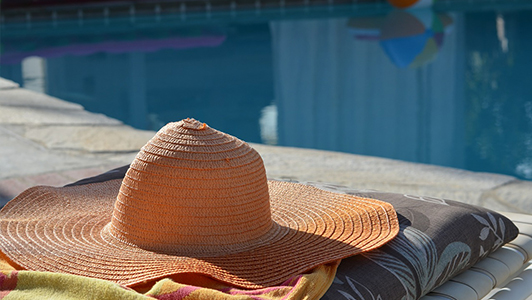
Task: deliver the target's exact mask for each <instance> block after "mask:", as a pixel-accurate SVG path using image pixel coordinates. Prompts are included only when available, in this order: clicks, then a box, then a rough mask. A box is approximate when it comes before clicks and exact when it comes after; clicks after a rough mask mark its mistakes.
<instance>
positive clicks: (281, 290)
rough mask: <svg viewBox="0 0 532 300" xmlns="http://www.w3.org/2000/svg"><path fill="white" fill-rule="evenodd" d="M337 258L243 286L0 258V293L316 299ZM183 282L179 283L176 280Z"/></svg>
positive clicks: (66, 296) (22, 295)
mask: <svg viewBox="0 0 532 300" xmlns="http://www.w3.org/2000/svg"><path fill="white" fill-rule="evenodd" d="M339 262H340V261H335V262H332V263H329V264H324V265H321V266H318V267H316V268H315V269H313V270H312V271H310V272H309V273H306V274H301V275H297V276H294V277H292V278H291V279H289V280H287V281H286V282H284V283H283V284H281V285H279V286H274V287H268V288H263V289H257V290H243V289H238V288H234V287H231V286H228V285H226V284H224V283H221V282H218V281H215V280H213V279H210V278H207V277H204V276H199V275H193V274H190V275H188V276H185V275H181V276H180V277H176V278H164V279H161V280H158V281H154V282H146V283H145V284H143V285H142V286H138V287H134V289H130V288H125V287H122V286H120V285H118V284H116V283H113V282H110V281H105V280H101V279H94V278H88V277H82V276H76V275H69V274H60V273H50V272H35V271H25V270H16V269H15V267H14V266H12V265H10V264H9V263H8V262H7V261H5V260H2V259H0V298H1V299H6V300H9V299H60V300H61V299H80V300H82V299H83V300H86V299H165V300H179V299H186V300H199V299H223V300H237V299H238V300H295V299H307V300H310V299H319V298H320V297H321V296H322V295H323V294H325V292H326V291H327V289H328V288H329V286H330V285H331V283H332V281H333V279H334V276H335V274H336V268H337V267H338V264H339ZM182 282H184V283H182Z"/></svg>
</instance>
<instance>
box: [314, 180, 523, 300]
mask: <svg viewBox="0 0 532 300" xmlns="http://www.w3.org/2000/svg"><path fill="white" fill-rule="evenodd" d="M308 184H312V185H314V186H317V187H320V188H323V189H327V190H332V191H336V192H344V193H347V194H352V195H357V196H361V197H368V198H374V199H379V200H382V201H386V202H389V203H391V204H392V205H393V206H394V208H395V210H396V211H397V214H398V217H399V222H400V232H399V235H398V236H397V237H396V238H395V239H393V240H392V241H391V242H389V243H388V244H386V245H384V246H383V247H381V248H379V249H376V250H374V251H370V252H367V253H363V254H361V255H357V256H353V257H349V258H346V259H344V260H342V262H341V263H340V266H339V267H338V270H337V273H336V278H335V280H334V282H333V284H332V285H331V287H330V288H329V290H328V291H327V293H326V294H325V296H324V297H323V298H322V299H331V300H332V299H353V300H354V299H356V300H359V299H360V300H361V299H390V300H394V299H397V300H400V299H402V300H406V299H418V298H419V297H421V296H423V295H425V294H426V293H428V292H429V291H431V290H432V289H434V288H436V287H437V286H439V285H441V284H443V283H444V282H446V281H447V280H449V279H450V278H452V277H454V276H456V275H457V274H459V273H461V272H462V271H464V270H466V269H468V268H469V267H471V266H473V265H474V264H475V263H476V262H478V261H479V260H481V259H483V258H485V257H486V256H488V255H489V254H490V253H492V252H493V251H495V250H497V249H498V248H500V247H501V246H502V245H503V244H505V243H507V242H509V241H511V240H513V239H514V238H515V237H516V236H517V235H518V233H519V230H518V229H517V227H516V226H515V225H514V223H513V222H512V221H510V220H509V219H508V218H507V217H505V216H504V215H502V214H500V213H497V212H494V211H491V210H489V209H485V208H482V207H478V206H473V205H469V204H465V203H462V202H457V201H451V200H446V199H440V198H434V197H422V196H414V195H403V194H396V193H384V192H376V191H360V190H354V189H349V188H345V187H340V186H335V185H330V184H323V183H308Z"/></svg>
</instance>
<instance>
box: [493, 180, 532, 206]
mask: <svg viewBox="0 0 532 300" xmlns="http://www.w3.org/2000/svg"><path fill="white" fill-rule="evenodd" d="M484 203H485V204H486V205H490V206H493V203H497V204H498V205H500V206H504V207H506V208H508V209H509V211H511V212H520V213H526V214H532V182H530V181H522V180H515V181H512V182H510V183H508V184H505V185H503V186H500V187H497V188H496V189H493V190H491V191H489V192H487V193H485V195H484ZM501 210H502V208H501Z"/></svg>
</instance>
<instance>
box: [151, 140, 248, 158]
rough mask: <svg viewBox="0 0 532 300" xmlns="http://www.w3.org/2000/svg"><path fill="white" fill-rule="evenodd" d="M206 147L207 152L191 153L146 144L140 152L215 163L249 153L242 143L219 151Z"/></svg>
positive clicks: (165, 146) (217, 148)
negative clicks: (177, 155)
mask: <svg viewBox="0 0 532 300" xmlns="http://www.w3.org/2000/svg"><path fill="white" fill-rule="evenodd" d="M232 144H234V143H232ZM202 146H203V147H208V148H207V149H204V150H209V151H205V152H199V151H198V152H192V151H191V149H189V148H190V147H186V148H185V149H180V148H177V147H172V148H169V147H167V145H161V144H155V143H151V142H150V143H148V144H147V145H145V146H144V147H143V148H142V151H144V152H148V153H151V154H154V155H160V156H161V157H168V158H176V157H175V155H176V154H177V153H179V155H180V157H179V159H183V160H192V161H217V160H226V159H234V158H240V157H244V156H245V155H246V154H248V153H249V152H251V150H250V149H249V147H246V146H247V145H246V144H244V143H241V144H240V145H238V146H233V145H228V146H227V147H226V148H223V149H219V147H216V148H215V147H213V146H205V145H202Z"/></svg>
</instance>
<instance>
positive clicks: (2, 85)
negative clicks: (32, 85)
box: [0, 77, 19, 90]
mask: <svg viewBox="0 0 532 300" xmlns="http://www.w3.org/2000/svg"><path fill="white" fill-rule="evenodd" d="M18 87H19V84H18V83H16V82H14V81H11V80H7V79H5V78H1V77H0V90H9V89H16V88H18Z"/></svg>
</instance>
